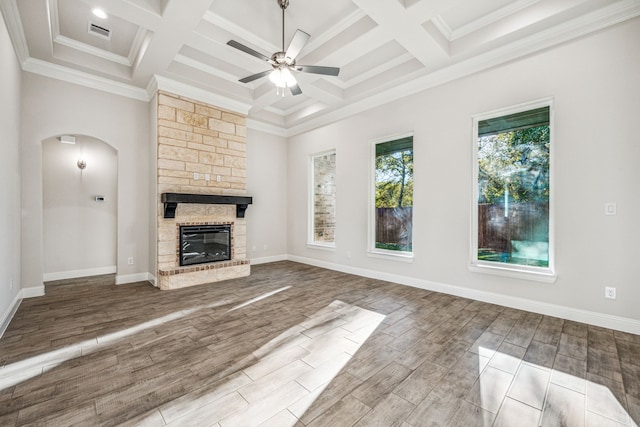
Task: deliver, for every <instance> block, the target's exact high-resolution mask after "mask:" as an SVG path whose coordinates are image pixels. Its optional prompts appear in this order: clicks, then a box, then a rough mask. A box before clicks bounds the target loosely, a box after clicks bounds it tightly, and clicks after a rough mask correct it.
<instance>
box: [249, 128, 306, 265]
mask: <svg viewBox="0 0 640 427" xmlns="http://www.w3.org/2000/svg"><path fill="white" fill-rule="evenodd" d="M286 164H287V142H286V139H285V138H282V137H279V136H274V135H270V134H266V133H263V132H259V131H256V130H253V129H249V130H248V131H247V195H249V196H253V204H252V205H250V206H249V208H248V209H247V211H246V213H245V215H246V219H247V257H248V258H249V259H251V262H252V263H253V264H256V263H260V262H265V261H272V260H274V259H283V258H284V257H285V256H286V254H287V191H286V189H287V167H286ZM298 215H305V213H304V211H301V212H298Z"/></svg>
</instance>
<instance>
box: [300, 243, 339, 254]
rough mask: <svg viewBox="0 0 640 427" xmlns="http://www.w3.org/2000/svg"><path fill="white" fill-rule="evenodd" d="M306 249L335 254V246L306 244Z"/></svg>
mask: <svg viewBox="0 0 640 427" xmlns="http://www.w3.org/2000/svg"><path fill="white" fill-rule="evenodd" d="M307 248H309V249H318V250H321V251H328V252H335V251H336V245H323V244H320V243H307Z"/></svg>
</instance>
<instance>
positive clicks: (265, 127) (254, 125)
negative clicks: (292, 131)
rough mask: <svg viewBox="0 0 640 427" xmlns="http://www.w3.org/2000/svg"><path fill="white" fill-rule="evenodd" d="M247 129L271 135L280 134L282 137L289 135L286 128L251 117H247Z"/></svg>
mask: <svg viewBox="0 0 640 427" xmlns="http://www.w3.org/2000/svg"><path fill="white" fill-rule="evenodd" d="M247 129H251V130H256V131H258V132H264V133H268V134H271V135H276V136H281V137H283V138H287V137H288V136H289V134H288V132H287V129H285V128H283V127H280V126H276V125H272V124H269V123H264V122H260V121H257V120H253V119H247Z"/></svg>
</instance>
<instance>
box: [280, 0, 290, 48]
mask: <svg viewBox="0 0 640 427" xmlns="http://www.w3.org/2000/svg"><path fill="white" fill-rule="evenodd" d="M278 5H279V6H280V9H282V51H283V52H284V11H285V10H287V7H289V0H278Z"/></svg>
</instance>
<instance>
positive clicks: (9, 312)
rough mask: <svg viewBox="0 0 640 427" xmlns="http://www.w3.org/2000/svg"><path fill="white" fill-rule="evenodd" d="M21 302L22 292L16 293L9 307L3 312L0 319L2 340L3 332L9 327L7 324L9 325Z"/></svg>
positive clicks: (0, 336)
mask: <svg viewBox="0 0 640 427" xmlns="http://www.w3.org/2000/svg"><path fill="white" fill-rule="evenodd" d="M21 302H22V292H18V293H17V294H16V296H15V297H14V298H13V301H11V304H9V307H7V309H6V310H5V312H4V313H3V314H2V318H1V319H0V338H2V336H3V335H4V333H5V331H6V330H7V328H8V327H9V323H11V319H13V316H14V315H15V314H16V311H18V307H20V303H21Z"/></svg>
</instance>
